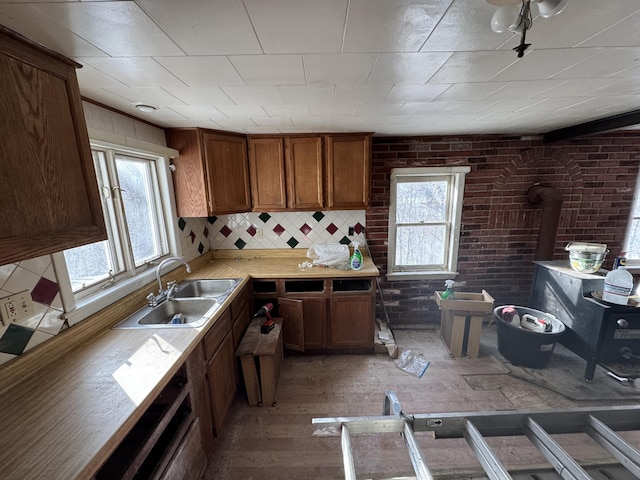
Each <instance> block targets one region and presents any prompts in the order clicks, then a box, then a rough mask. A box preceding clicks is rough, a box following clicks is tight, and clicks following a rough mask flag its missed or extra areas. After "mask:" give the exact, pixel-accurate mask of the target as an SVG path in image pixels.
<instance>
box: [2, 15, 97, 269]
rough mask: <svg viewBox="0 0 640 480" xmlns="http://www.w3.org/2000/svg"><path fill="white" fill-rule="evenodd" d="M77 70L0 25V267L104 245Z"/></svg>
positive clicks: (72, 65) (55, 55)
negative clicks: (91, 245) (27, 259)
mask: <svg viewBox="0 0 640 480" xmlns="http://www.w3.org/2000/svg"><path fill="white" fill-rule="evenodd" d="M76 66H79V65H78V64H76V63H75V62H72V61H71V60H68V59H66V58H64V57H62V56H60V55H58V54H55V53H54V52H51V51H49V50H47V49H44V48H43V47H41V46H37V45H36V44H32V43H30V42H28V41H26V40H24V39H22V38H21V39H18V37H17V36H15V34H14V33H13V32H11V31H10V30H9V29H6V28H4V27H3V26H2V25H0V85H2V94H1V95H0V112H2V114H0V152H2V160H1V161H0V205H2V215H1V221H0V265H4V264H6V263H10V262H16V261H19V260H24V259H26V258H31V257H36V256H40V255H44V254H47V253H52V252H59V251H61V250H64V249H67V248H71V247H76V246H79V245H83V244H86V243H91V242H97V241H99V240H105V239H106V238H107V235H106V230H105V225H104V218H103V215H102V206H101V203H100V194H99V192H98V183H97V180H96V175H95V170H94V167H93V160H92V157H91V149H90V146H89V137H88V134H87V128H86V124H85V120H84V115H83V113H82V104H81V99H80V91H79V89H78V83H77V80H76V73H75V67H76Z"/></svg>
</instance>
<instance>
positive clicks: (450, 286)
mask: <svg viewBox="0 0 640 480" xmlns="http://www.w3.org/2000/svg"><path fill="white" fill-rule="evenodd" d="M454 283H455V282H454V281H453V280H445V281H444V286H445V287H447V288H446V289H445V291H444V292H442V295H441V296H440V298H442V299H443V300H446V299H447V298H449V299H453V296H454V294H453V284H454Z"/></svg>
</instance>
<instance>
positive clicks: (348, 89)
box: [335, 85, 392, 104]
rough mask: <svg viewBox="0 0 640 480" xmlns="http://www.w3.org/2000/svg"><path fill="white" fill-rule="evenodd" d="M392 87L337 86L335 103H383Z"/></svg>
mask: <svg viewBox="0 0 640 480" xmlns="http://www.w3.org/2000/svg"><path fill="white" fill-rule="evenodd" d="M391 88H392V85H336V96H335V103H348V104H353V103H383V100H384V98H385V97H386V96H387V94H388V93H389V91H390V90H391Z"/></svg>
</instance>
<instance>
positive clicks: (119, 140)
mask: <svg viewBox="0 0 640 480" xmlns="http://www.w3.org/2000/svg"><path fill="white" fill-rule="evenodd" d="M87 130H88V131H89V138H90V139H91V140H96V141H99V142H107V143H110V144H112V145H113V147H114V148H121V149H122V148H124V147H128V148H131V149H135V150H138V151H139V153H147V154H149V153H156V154H158V155H162V156H165V157H169V158H176V157H178V156H179V155H180V152H179V151H178V150H176V149H175V148H169V147H163V146H162V145H158V144H155V143H151V142H145V141H144V140H138V139H137V138H132V137H127V136H125V135H118V134H116V133H111V132H105V131H104V130H98V129H97V128H91V127H88V128H87Z"/></svg>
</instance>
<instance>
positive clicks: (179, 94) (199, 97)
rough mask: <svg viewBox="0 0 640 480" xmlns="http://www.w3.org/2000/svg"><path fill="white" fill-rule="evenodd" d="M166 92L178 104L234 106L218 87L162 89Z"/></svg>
mask: <svg viewBox="0 0 640 480" xmlns="http://www.w3.org/2000/svg"><path fill="white" fill-rule="evenodd" d="M163 88H164V89H165V90H166V91H167V92H169V93H170V94H171V95H173V96H174V97H176V98H177V99H179V100H180V102H178V103H186V104H190V105H194V104H195V105H197V104H201V103H204V104H209V105H234V103H233V101H232V100H231V99H230V98H229V96H228V95H227V94H226V93H224V92H223V91H222V90H221V89H220V88H219V87H163Z"/></svg>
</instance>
